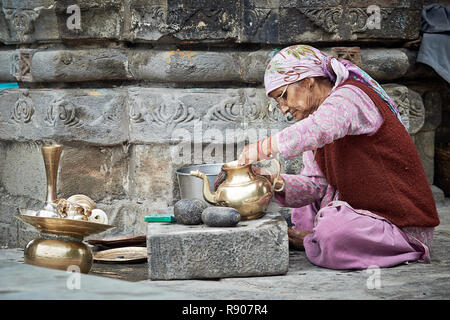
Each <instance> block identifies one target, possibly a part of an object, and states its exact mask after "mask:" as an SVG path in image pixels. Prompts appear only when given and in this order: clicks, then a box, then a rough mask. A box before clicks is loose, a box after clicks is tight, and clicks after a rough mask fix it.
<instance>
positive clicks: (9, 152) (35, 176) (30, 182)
mask: <svg viewBox="0 0 450 320" xmlns="http://www.w3.org/2000/svg"><path fill="white" fill-rule="evenodd" d="M2 149H3V151H2V153H3V159H2V164H1V165H0V168H1V171H0V183H1V184H2V185H3V187H4V190H5V192H6V193H8V194H11V195H15V196H26V197H30V198H33V199H38V200H41V201H44V199H45V195H46V180H45V168H44V161H43V159H42V153H41V151H40V149H39V147H38V146H37V145H36V144H32V143H5V144H3V147H2ZM14 213H15V212H14ZM11 214H12V213H11Z"/></svg>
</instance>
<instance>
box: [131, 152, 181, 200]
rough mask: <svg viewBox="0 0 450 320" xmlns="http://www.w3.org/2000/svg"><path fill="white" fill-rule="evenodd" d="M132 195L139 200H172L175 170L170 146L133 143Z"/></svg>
mask: <svg viewBox="0 0 450 320" xmlns="http://www.w3.org/2000/svg"><path fill="white" fill-rule="evenodd" d="M130 154H131V159H130V171H129V181H128V184H129V188H130V196H132V197H135V198H137V199H139V200H154V201H157V200H158V199H161V200H164V201H169V202H172V200H173V193H172V190H173V189H174V184H175V183H176V177H175V171H176V168H174V165H173V162H172V160H171V153H170V147H169V146H167V145H163V144H150V145H133V146H131V150H130Z"/></svg>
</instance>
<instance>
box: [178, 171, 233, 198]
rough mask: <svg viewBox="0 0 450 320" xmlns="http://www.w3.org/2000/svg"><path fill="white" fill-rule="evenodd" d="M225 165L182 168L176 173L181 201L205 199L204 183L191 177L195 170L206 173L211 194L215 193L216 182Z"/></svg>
mask: <svg viewBox="0 0 450 320" xmlns="http://www.w3.org/2000/svg"><path fill="white" fill-rule="evenodd" d="M223 165H224V164H223V163H212V164H198V165H193V166H189V167H184V168H180V169H178V170H177V171H176V174H177V178H178V185H179V187H180V194H181V199H194V198H197V199H203V181H202V180H200V179H198V178H196V177H193V176H191V175H190V172H191V171H193V170H200V171H201V172H204V173H205V174H206V176H207V178H208V180H209V185H210V189H211V192H214V181H215V180H216V178H217V176H218V175H219V173H220V169H221V168H222V166H223Z"/></svg>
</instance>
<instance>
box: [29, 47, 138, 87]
mask: <svg viewBox="0 0 450 320" xmlns="http://www.w3.org/2000/svg"><path fill="white" fill-rule="evenodd" d="M127 64H128V59H127V55H126V53H125V52H124V51H122V50H118V49H114V50H113V49H95V50H54V51H53V50H52V51H40V52H37V53H36V54H34V55H33V60H32V64H31V74H32V75H33V79H34V81H40V82H79V81H93V80H115V79H122V80H123V79H127V78H129V77H130V76H129V74H128V70H127Z"/></svg>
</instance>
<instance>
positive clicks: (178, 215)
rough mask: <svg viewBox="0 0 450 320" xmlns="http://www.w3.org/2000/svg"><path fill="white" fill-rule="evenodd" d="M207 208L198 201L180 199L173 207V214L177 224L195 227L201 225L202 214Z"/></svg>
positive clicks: (202, 202)
mask: <svg viewBox="0 0 450 320" xmlns="http://www.w3.org/2000/svg"><path fill="white" fill-rule="evenodd" d="M207 207H208V205H207V204H206V202H205V201H203V200H200V199H181V200H178V201H177V202H176V203H175V205H174V206H173V214H174V216H175V220H176V221H177V223H181V224H186V225H195V224H201V223H202V212H203V211H204V210H205V209H206V208H207Z"/></svg>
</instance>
